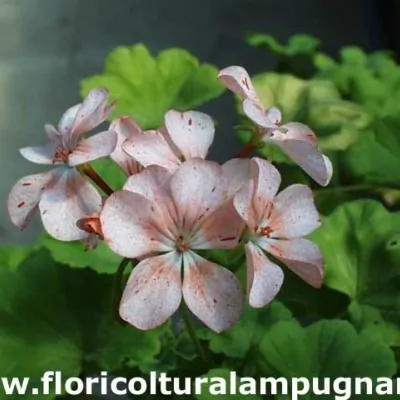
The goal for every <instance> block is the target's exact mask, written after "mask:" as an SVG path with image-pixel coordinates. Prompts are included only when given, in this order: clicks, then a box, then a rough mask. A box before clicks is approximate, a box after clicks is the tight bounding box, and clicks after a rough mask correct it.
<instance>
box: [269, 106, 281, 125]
mask: <svg viewBox="0 0 400 400" xmlns="http://www.w3.org/2000/svg"><path fill="white" fill-rule="evenodd" d="M265 114H266V115H267V118H268V119H270V120H271V121H272V122H273V123H274V124H275V125H278V126H279V124H280V123H281V121H282V113H281V110H279V108H276V107H271V108H268V109H267V110H266V111H265Z"/></svg>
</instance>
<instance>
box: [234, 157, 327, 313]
mask: <svg viewBox="0 0 400 400" xmlns="http://www.w3.org/2000/svg"><path fill="white" fill-rule="evenodd" d="M251 176H252V179H251V180H250V181H248V182H247V184H246V185H244V186H243V187H242V188H241V189H240V190H239V191H238V192H237V194H236V195H235V198H234V206H235V208H236V210H237V212H238V213H239V215H240V216H241V217H242V218H243V220H244V221H245V222H246V224H247V227H248V243H247V244H246V245H245V250H246V261H247V268H248V270H247V271H248V273H247V292H248V297H249V303H250V305H251V306H252V307H263V306H265V305H266V304H267V303H269V302H270V301H271V300H272V299H273V298H274V297H275V296H276V294H277V293H278V292H279V289H280V287H281V285H282V283H283V278H284V276H283V272H282V269H281V268H280V267H279V266H278V265H276V264H275V263H273V262H272V261H271V260H270V259H269V258H268V257H267V256H266V255H265V253H264V251H265V252H268V253H270V254H272V255H273V256H274V257H275V258H276V259H278V260H280V261H282V262H283V263H284V264H286V265H287V266H288V267H289V268H290V269H291V270H292V271H293V272H294V273H296V274H297V275H299V276H300V277H301V278H302V279H304V280H305V281H306V282H307V283H309V284H310V285H312V286H314V287H320V286H321V285H322V281H323V263H324V261H323V257H322V255H321V252H320V251H319V249H318V247H317V246H316V245H315V244H313V243H312V242H310V241H309V240H307V239H304V238H303V236H306V235H308V234H309V233H311V232H312V231H314V230H315V229H317V228H318V227H319V226H320V225H321V222H320V219H319V215H318V211H317V209H316V207H315V204H314V201H313V197H312V192H311V190H310V189H309V188H308V187H307V186H305V185H298V184H296V185H291V186H289V187H287V188H286V189H284V190H282V191H281V192H280V193H279V194H277V192H278V189H279V186H280V183H281V177H280V174H279V172H278V170H277V169H276V168H275V167H274V166H272V165H271V164H270V163H268V162H267V161H265V160H263V159H260V158H253V159H252V160H251Z"/></svg>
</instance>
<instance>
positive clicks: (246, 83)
mask: <svg viewBox="0 0 400 400" xmlns="http://www.w3.org/2000/svg"><path fill="white" fill-rule="evenodd" d="M242 83H243V85H244V86H246V88H247V90H250V88H249V82H247V78H244V79H243V80H242Z"/></svg>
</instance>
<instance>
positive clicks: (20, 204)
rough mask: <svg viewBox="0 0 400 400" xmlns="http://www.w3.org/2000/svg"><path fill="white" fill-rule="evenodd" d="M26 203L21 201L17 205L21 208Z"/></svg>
mask: <svg viewBox="0 0 400 400" xmlns="http://www.w3.org/2000/svg"><path fill="white" fill-rule="evenodd" d="M24 205H25V202H24V201H21V203H19V204H18V205H17V207H18V208H21V207H23V206H24Z"/></svg>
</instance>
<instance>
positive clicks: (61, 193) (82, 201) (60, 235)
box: [39, 168, 102, 241]
mask: <svg viewBox="0 0 400 400" xmlns="http://www.w3.org/2000/svg"><path fill="white" fill-rule="evenodd" d="M59 174H60V178H59V180H58V181H57V182H56V183H55V184H54V185H52V186H51V187H48V188H47V189H46V190H45V191H44V193H43V195H42V198H41V199H40V201H39V209H40V214H41V218H42V222H43V225H44V228H45V229H46V231H47V232H48V233H49V234H50V235H51V236H52V237H54V238H55V239H58V240H63V241H72V240H82V239H84V238H85V237H87V236H88V234H87V233H86V232H84V231H83V230H81V229H79V228H78V226H77V225H76V223H77V221H78V220H79V219H81V218H83V217H85V216H87V215H90V214H93V213H98V212H99V211H100V209H101V206H102V198H101V196H100V194H99V193H98V192H97V190H96V189H95V188H94V187H93V185H92V184H91V183H89V182H88V181H87V180H86V179H85V178H84V177H83V176H82V175H81V174H80V173H79V172H77V171H76V170H74V169H71V168H68V169H63V170H60V172H59Z"/></svg>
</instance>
